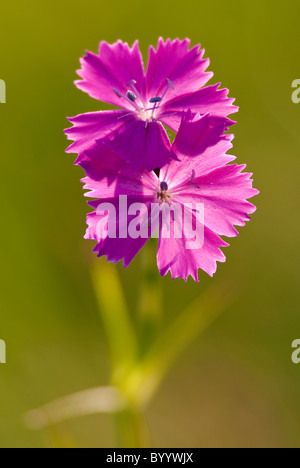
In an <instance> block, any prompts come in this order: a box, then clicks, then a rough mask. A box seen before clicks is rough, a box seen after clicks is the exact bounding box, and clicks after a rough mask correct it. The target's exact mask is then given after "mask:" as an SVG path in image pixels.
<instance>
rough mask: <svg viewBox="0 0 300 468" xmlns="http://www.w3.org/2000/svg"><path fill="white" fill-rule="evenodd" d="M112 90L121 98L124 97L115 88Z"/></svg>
mask: <svg viewBox="0 0 300 468" xmlns="http://www.w3.org/2000/svg"><path fill="white" fill-rule="evenodd" d="M112 90H113V92H114V93H115V94H116V95H117V96H118V97H119V98H121V97H122V94H120V93H119V91H117V90H116V89H115V88H113V89H112Z"/></svg>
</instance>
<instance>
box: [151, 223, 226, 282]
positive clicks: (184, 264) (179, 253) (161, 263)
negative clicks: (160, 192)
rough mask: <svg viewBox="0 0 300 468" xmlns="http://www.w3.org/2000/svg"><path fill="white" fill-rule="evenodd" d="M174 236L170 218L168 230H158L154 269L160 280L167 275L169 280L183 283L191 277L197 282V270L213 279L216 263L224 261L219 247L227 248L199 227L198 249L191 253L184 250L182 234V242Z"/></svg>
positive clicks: (183, 235)
mask: <svg viewBox="0 0 300 468" xmlns="http://www.w3.org/2000/svg"><path fill="white" fill-rule="evenodd" d="M174 232H175V231H174V220H173V219H172V217H171V218H170V224H169V226H166V225H165V224H162V225H161V227H160V237H159V244H158V251H157V265H158V268H159V271H160V274H161V275H162V276H165V275H166V274H167V273H168V271H170V272H171V276H172V278H173V279H175V278H183V279H184V280H185V281H186V280H187V279H188V277H189V275H191V276H192V278H194V280H195V281H197V282H198V270H199V269H201V270H203V271H205V272H206V273H208V274H209V275H210V276H213V275H214V273H215V272H216V269H217V262H225V259H226V258H225V255H224V254H223V252H222V251H221V250H220V247H226V246H227V245H228V244H226V242H224V241H223V240H222V239H220V237H218V236H217V235H216V234H215V233H213V232H212V231H211V230H210V229H208V228H207V227H205V226H203V232H204V242H203V245H202V247H201V248H198V249H194V250H192V249H187V248H186V245H187V242H188V239H187V238H186V237H185V233H184V232H183V233H182V239H176V238H175V236H174ZM168 237H170V238H168Z"/></svg>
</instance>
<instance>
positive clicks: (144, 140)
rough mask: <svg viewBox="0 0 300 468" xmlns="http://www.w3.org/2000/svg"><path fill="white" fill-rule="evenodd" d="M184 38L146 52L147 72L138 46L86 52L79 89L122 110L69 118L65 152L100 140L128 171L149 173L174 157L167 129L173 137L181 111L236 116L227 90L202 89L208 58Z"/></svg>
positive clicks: (102, 47)
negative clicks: (128, 166)
mask: <svg viewBox="0 0 300 468" xmlns="http://www.w3.org/2000/svg"><path fill="white" fill-rule="evenodd" d="M189 45H190V41H189V39H184V40H183V41H180V40H179V39H175V40H174V41H171V40H170V39H168V40H167V41H166V42H164V40H163V39H162V38H160V39H159V41H158V46H157V50H155V49H154V48H153V47H150V50H149V61H148V66H147V70H146V73H145V72H144V66H143V60H142V56H141V53H140V50H139V45H138V41H136V42H135V43H134V45H133V47H132V48H130V47H129V46H128V44H127V43H123V42H122V41H118V42H116V43H115V44H112V45H110V44H108V43H107V42H101V43H100V48H99V54H98V55H97V54H94V53H92V52H87V55H86V56H85V57H84V58H82V59H81V69H80V70H79V71H78V72H77V73H78V75H79V76H80V77H81V78H82V79H81V80H79V81H76V82H75V83H76V85H77V87H78V88H79V89H81V90H83V91H85V92H86V93H88V94H89V95H90V96H91V97H93V98H95V99H98V100H99V101H103V102H106V103H109V104H112V105H114V106H117V107H120V108H121V109H116V110H110V111H102V112H92V113H87V114H80V115H78V116H77V117H73V118H70V119H69V120H70V122H72V123H73V127H72V128H69V129H67V130H65V133H66V135H67V137H68V139H70V140H73V141H74V143H73V144H71V145H70V147H69V148H68V149H67V151H68V152H72V153H79V159H78V161H80V159H81V153H82V152H83V151H85V150H87V149H89V148H91V146H92V145H93V144H94V142H95V140H104V142H105V144H106V145H107V146H109V147H110V148H111V149H112V151H114V152H115V153H117V154H119V156H120V157H121V158H122V159H123V160H124V161H126V162H128V163H129V164H130V165H131V166H132V167H134V168H136V169H138V170H140V169H147V170H149V171H150V170H154V169H156V168H162V167H164V166H165V165H166V164H167V163H168V162H169V160H170V158H172V157H174V155H173V154H172V153H171V152H170V142H169V139H168V137H167V134H166V131H165V128H164V126H163V124H164V125H166V126H168V127H169V128H171V129H172V130H173V131H175V132H177V131H178V128H179V125H180V122H181V117H182V112H183V111H186V110H188V109H190V110H191V112H192V114H193V115H195V114H196V113H200V114H201V115H204V114H206V113H210V114H212V115H214V116H219V117H223V118H224V120H225V122H226V126H230V125H232V124H233V123H234V122H232V121H231V120H230V119H228V118H227V116H228V115H230V114H232V113H234V112H237V110H238V109H237V107H235V106H234V105H233V101H234V99H229V98H228V97H227V95H228V90H227V89H218V88H219V86H220V85H219V84H218V85H214V86H207V87H205V85H206V84H207V82H208V81H209V80H210V79H211V77H212V76H213V74H212V73H209V72H206V69H207V67H208V65H209V60H208V59H203V55H204V50H200V46H199V45H197V46H195V47H193V48H192V49H189Z"/></svg>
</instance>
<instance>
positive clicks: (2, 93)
mask: <svg viewBox="0 0 300 468" xmlns="http://www.w3.org/2000/svg"><path fill="white" fill-rule="evenodd" d="M0 103H2V104H5V103H6V83H5V81H4V80H0Z"/></svg>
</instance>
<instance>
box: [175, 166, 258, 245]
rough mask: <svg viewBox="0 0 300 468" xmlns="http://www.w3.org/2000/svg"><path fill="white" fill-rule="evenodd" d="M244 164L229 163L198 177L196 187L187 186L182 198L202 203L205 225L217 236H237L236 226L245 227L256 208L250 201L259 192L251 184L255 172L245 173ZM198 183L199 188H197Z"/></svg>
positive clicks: (186, 201)
mask: <svg viewBox="0 0 300 468" xmlns="http://www.w3.org/2000/svg"><path fill="white" fill-rule="evenodd" d="M245 167H246V166H245V165H242V166H238V165H237V164H230V165H227V166H224V167H220V168H218V169H216V170H214V171H212V172H210V173H208V174H205V175H202V176H199V177H195V179H194V180H193V186H194V187H192V186H191V185H186V187H185V189H182V191H181V192H180V201H181V202H185V203H191V202H192V203H202V204H203V205H204V219H205V225H206V226H207V227H208V228H209V229H211V230H212V231H214V232H215V233H216V234H218V235H222V236H227V237H234V236H237V235H238V231H237V230H236V228H235V227H234V226H245V222H246V221H249V219H250V217H249V215H250V214H253V213H254V212H255V211H256V207H255V206H254V205H253V204H252V203H250V202H249V201H247V200H248V199H249V198H252V197H254V196H255V195H257V194H258V193H259V192H258V190H256V189H254V188H253V187H252V179H251V176H252V174H250V173H247V172H242V171H243V169H244V168H245ZM196 186H198V188H195V187H196Z"/></svg>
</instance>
